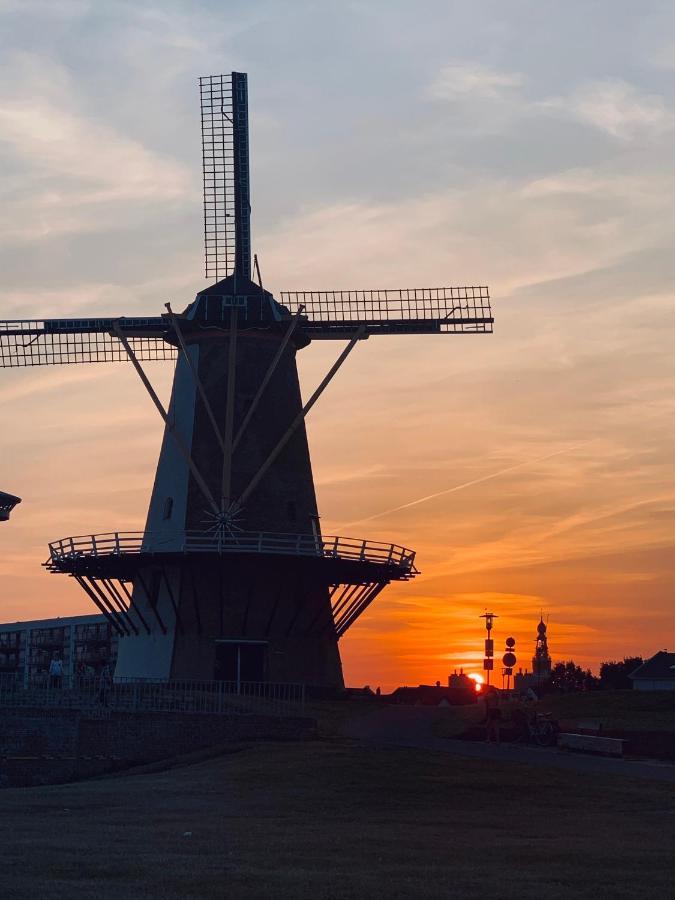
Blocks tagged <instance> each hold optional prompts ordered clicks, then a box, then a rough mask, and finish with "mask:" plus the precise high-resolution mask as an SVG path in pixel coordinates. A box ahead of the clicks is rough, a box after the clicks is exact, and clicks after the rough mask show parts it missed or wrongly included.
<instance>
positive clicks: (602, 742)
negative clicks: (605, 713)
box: [558, 731, 624, 756]
mask: <svg viewBox="0 0 675 900" xmlns="http://www.w3.org/2000/svg"><path fill="white" fill-rule="evenodd" d="M623 745H624V741H623V740H622V739H621V738H610V737H602V736H600V735H591V734H572V733H571V732H566V731H563V732H562V733H561V734H559V735H558V746H559V747H562V748H563V749H565V750H577V751H579V752H581V753H602V754H604V755H605V756H623Z"/></svg>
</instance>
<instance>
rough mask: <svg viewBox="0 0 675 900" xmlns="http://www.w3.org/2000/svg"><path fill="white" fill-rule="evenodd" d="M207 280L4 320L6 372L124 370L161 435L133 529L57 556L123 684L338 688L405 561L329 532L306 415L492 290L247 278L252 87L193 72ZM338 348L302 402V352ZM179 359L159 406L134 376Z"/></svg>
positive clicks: (67, 544)
mask: <svg viewBox="0 0 675 900" xmlns="http://www.w3.org/2000/svg"><path fill="white" fill-rule="evenodd" d="M200 95H201V121H202V150H203V177H204V248H205V263H206V277H207V278H208V279H210V280H214V279H215V283H213V284H210V286H209V287H207V288H205V289H204V290H202V291H200V292H199V293H198V294H197V296H196V298H195V300H194V301H193V302H192V303H190V304H189V305H188V306H187V308H186V309H185V310H184V311H182V312H175V311H174V310H172V309H171V307H170V305H169V304H166V307H167V311H166V313H162V314H161V315H157V316H149V317H146V318H141V317H133V318H128V317H110V318H91V319H49V320H41V321H35V320H34V321H4V322H0V365H2V366H5V367H8V366H9V367H15V366H36V365H55V364H71V363H94V362H112V361H123V360H126V361H129V362H131V364H132V365H133V367H134V368H135V369H136V371H137V373H138V375H139V378H140V380H141V381H142V383H143V385H144V386H145V388H146V390H147V392H148V394H149V395H150V398H151V400H152V402H153V403H154V405H155V407H156V408H157V411H158V412H159V414H160V416H161V417H162V419H163V420H164V423H165V429H164V437H163V441H162V447H161V451H160V456H159V461H158V465H157V471H156V475H155V481H154V487H153V490H152V495H151V500H150V506H149V510H148V515H147V521H146V527H145V530H144V531H143V532H142V533H122V532H112V533H107V534H102V535H90V536H85V537H71V538H65V539H61V540H57V541H54V542H53V543H51V544H50V545H49V553H50V555H49V560H48V561H47V563H46V566H47V567H48V569H49V570H50V571H52V572H61V573H67V574H68V575H70V576H72V577H73V578H75V579H76V581H77V582H78V583H79V584H80V585H81V587H82V588H83V589H84V590H85V591H86V593H87V594H88V596H89V597H90V598H91V600H92V601H93V602H94V603H95V605H96V606H97V607H98V609H99V610H100V611H101V613H103V614H104V615H105V616H106V617H107V618H108V619H109V621H110V622H111V624H112V626H113V627H114V628H115V630H116V631H117V632H118V634H119V636H120V641H119V657H118V662H117V668H116V672H115V675H116V677H123V676H126V677H145V678H160V679H168V678H190V679H211V678H214V677H215V678H218V679H223V680H227V681H233V682H236V683H237V684H240V683H241V682H242V681H248V682H262V681H274V682H290V681H294V682H303V683H306V684H308V685H314V686H318V687H333V688H334V687H340V686H341V685H342V683H343V681H342V668H341V663H340V656H339V652H338V640H339V639H340V638H341V637H342V636H343V635H344V634H345V632H346V631H347V629H348V628H349V627H350V626H351V625H352V624H353V623H354V622H355V621H356V620H357V618H358V617H359V616H360V615H361V614H362V613H363V612H364V611H365V610H366V609H367V608H368V606H369V605H370V604H371V603H372V602H373V601H374V600H375V598H376V597H377V595H378V594H379V593H380V591H381V590H382V589H383V588H384V587H385V586H386V585H387V584H389V583H390V582H391V581H405V580H408V579H410V578H412V577H414V576H415V575H416V574H417V570H416V568H415V554H414V552H413V551H411V550H408V549H406V548H404V547H400V546H398V545H396V544H382V543H376V542H371V541H367V540H361V539H359V540H355V539H352V538H345V537H335V536H330V537H328V536H325V535H323V534H322V533H321V531H320V527H319V516H318V510H317V503H316V496H315V491H314V483H313V479H312V470H311V464H310V456H309V448H308V444H307V436H306V431H305V417H306V415H307V413H308V412H309V410H310V409H311V408H312V406H313V405H314V404H315V403H316V401H317V400H318V399H319V397H320V396H321V394H322V393H323V391H324V390H325V388H326V387H327V385H328V384H329V383H330V381H331V379H332V378H333V377H334V376H335V374H336V373H337V371H338V369H339V368H340V366H341V365H342V364H343V363H344V361H345V359H346V358H347V356H348V355H349V354H350V353H351V351H352V350H353V348H354V346H355V345H356V344H357V343H358V342H359V341H361V340H364V339H366V338H369V337H371V336H377V335H389V334H399V335H400V334H417V335H420V334H467V333H474V334H475V333H485V332H490V331H492V322H493V319H492V315H491V310H490V301H489V295H488V290H487V288H485V287H459V288H456V287H455V288H435V289H406V290H366V291H295V292H282V293H280V294H279V295H278V299H275V297H274V296H273V295H272V294H271V293H270V292H269V291H268V290H266V289H265V288H264V287H263V284H262V279H261V277H260V270H259V267H258V265H257V259H256V258H255V257H254V260H253V262H254V267H255V271H256V275H257V281H253V280H252V271H251V269H252V266H251V237H250V203H249V155H248V98H247V78H246V75H245V74H243V73H239V72H233V73H232V74H231V75H228V76H223V75H218V76H208V77H205V78H200ZM312 340H337V341H346V345H345V346H344V348H343V349H342V351H341V353H340V354H339V356H338V358H337V360H336V362H335V363H334V364H333V366H332V367H331V368H330V370H329V371H328V373H327V374H326V376H325V377H324V378H323V380H322V381H321V382H320V384H319V385H318V387H317V388H316V390H315V391H314V392H313V393H312V395H311V396H310V397H309V399H308V400H307V401H306V402H305V403H304V404H303V402H302V399H301V394H300V387H299V382H298V373H297V367H296V353H297V351H298V350H300V349H302V348H303V347H305V346H307V345H308V344H309V343H310V341H312ZM157 359H167V360H175V375H174V381H173V388H172V392H171V400H170V403H169V406H168V409H165V408H164V406H163V404H162V402H161V400H160V399H159V397H158V395H157V394H156V392H155V390H154V388H153V386H152V384H151V382H150V380H149V378H148V376H147V374H146V372H145V370H144V368H143V366H142V363H143V362H144V361H147V360H157Z"/></svg>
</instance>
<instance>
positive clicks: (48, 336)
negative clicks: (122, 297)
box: [0, 316, 176, 369]
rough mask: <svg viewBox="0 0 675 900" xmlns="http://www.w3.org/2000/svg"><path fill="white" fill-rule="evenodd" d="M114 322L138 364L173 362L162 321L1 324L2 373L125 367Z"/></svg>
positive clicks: (171, 349) (124, 352)
mask: <svg viewBox="0 0 675 900" xmlns="http://www.w3.org/2000/svg"><path fill="white" fill-rule="evenodd" d="M116 322H117V323H119V325H120V327H121V329H122V331H123V333H124V335H125V337H127V338H128V340H129V343H130V344H131V346H132V348H133V349H134V351H135V353H136V355H137V357H138V358H139V359H142V360H153V359H173V358H174V357H175V355H176V350H175V348H174V347H172V346H171V344H168V343H166V342H165V341H164V335H165V334H166V333H167V325H166V322H165V320H164V319H162V317H161V316H150V317H148V318H128V319H125V318H121V319H113V318H107V319H32V320H30V319H29V320H6V321H0V368H5V369H7V368H22V367H25V366H50V365H66V364H68V363H95V362H118V361H126V360H128V355H127V353H126V351H125V349H124V347H123V346H122V344H121V342H120V340H119V338H118V337H117V335H116V334H115V331H114V327H115V323H116Z"/></svg>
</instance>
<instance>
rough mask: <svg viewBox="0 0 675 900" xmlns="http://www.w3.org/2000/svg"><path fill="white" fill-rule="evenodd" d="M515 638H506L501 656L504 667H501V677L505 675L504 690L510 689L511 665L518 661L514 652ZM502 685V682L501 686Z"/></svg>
mask: <svg viewBox="0 0 675 900" xmlns="http://www.w3.org/2000/svg"><path fill="white" fill-rule="evenodd" d="M515 649H516V639H515V638H512V637H508V638H507V639H506V652H505V653H504V655H503V656H502V662H503V663H504V668H503V669H502V678H504V677H506V690H507V691H510V690H511V675H513V667H514V666H515V664H516V663H517V662H518V660H517V659H516V654H515ZM503 686H504V685H503V684H502V687H503Z"/></svg>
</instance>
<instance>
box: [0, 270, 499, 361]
mask: <svg viewBox="0 0 675 900" xmlns="http://www.w3.org/2000/svg"><path fill="white" fill-rule="evenodd" d="M279 296H280V299H281V303H282V307H284V308H285V309H286V310H287V315H288V316H289V318H290V315H291V314H295V313H296V312H298V311H299V308H300V306H302V307H303V312H302V320H301V324H300V325H299V328H300V329H301V330H302V331H303V332H304V333H305V334H306V335H307V337H309V338H310V339H312V340H345V339H349V338H350V337H352V336H353V334H354V332H355V331H356V330H357V328H358V327H359V326H360V325H365V328H364V332H363V336H364V337H370V336H374V335H384V334H472V333H481V334H482V333H486V332H491V331H492V323H493V319H492V311H491V308H490V297H489V293H488V289H487V288H486V287H447V288H410V289H402V290H372V291H287V292H282V293H281V294H280V295H279ZM256 299H259V295H256ZM255 309H259V307H258V306H256V304H252V305H249V307H246V306H245V305H244V307H243V310H244V312H243V315H245V321H244V320H242V322H241V323H240V327H241V328H246V326H247V325H249V326H252V327H255V324H256V319H255V313H254V310H255ZM228 310H229V307H228ZM116 324H118V325H119V327H120V328H121V330H122V331H123V333H124V335H125V337H126V338H127V339H128V340H129V343H130V344H131V347H132V349H133V350H134V352H135V353H136V355H137V357H138V359H139V360H142V361H150V360H173V359H175V358H176V352H177V351H176V348H175V341H174V342H173V343H172V342H171V340H170V338H171V336H172V327H171V324H170V322H169V321H168V320H167V318H166V317H163V316H147V317H131V318H121V319H113V318H101V319H32V320H31V319H23V320H19V319H15V320H7V321H0V368H20V367H24V366H45V365H65V364H69V363H94V362H125V361H128V359H129V357H128V355H127V353H126V351H125V350H124V347H123V346H122V344H121V343H120V341H119V339H118V337H117V335H116V333H115V326H116ZM223 324H224V325H225V319H223Z"/></svg>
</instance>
